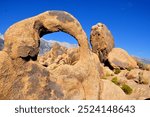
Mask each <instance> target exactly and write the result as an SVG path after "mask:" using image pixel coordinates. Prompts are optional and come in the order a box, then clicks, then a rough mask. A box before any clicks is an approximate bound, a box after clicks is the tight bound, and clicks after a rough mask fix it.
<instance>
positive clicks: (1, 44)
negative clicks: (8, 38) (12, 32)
mask: <svg viewBox="0 0 150 117" xmlns="http://www.w3.org/2000/svg"><path fill="white" fill-rule="evenodd" d="M3 47H4V37H3V35H2V34H1V33H0V50H2V49H3Z"/></svg>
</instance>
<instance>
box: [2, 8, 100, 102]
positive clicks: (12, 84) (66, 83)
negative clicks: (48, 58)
mask: <svg viewBox="0 0 150 117" xmlns="http://www.w3.org/2000/svg"><path fill="white" fill-rule="evenodd" d="M58 31H63V32H66V33H68V34H70V35H72V36H73V37H74V38H75V39H76V40H77V41H78V44H79V49H78V54H79V58H78V59H77V60H75V61H76V62H75V63H74V64H65V65H64V64H63V65H61V64H60V65H59V66H57V67H55V68H54V69H53V70H52V69H49V68H47V67H45V66H43V65H41V64H40V63H39V62H38V61H37V56H38V53H39V46H40V41H39V40H40V38H41V37H42V36H43V35H45V34H47V33H53V32H58ZM4 38H5V42H4V49H3V51H1V52H0V56H3V57H2V58H1V59H0V66H1V67H0V99H99V98H100V91H101V80H100V77H101V76H102V74H103V73H102V70H101V66H100V62H99V59H98V57H97V56H96V54H94V53H92V52H91V51H90V49H89V45H88V40H87V36H86V34H85V32H84V30H83V29H82V27H81V25H80V23H79V22H78V21H77V20H76V19H75V18H74V17H73V16H72V15H70V14H69V13H67V12H64V11H47V12H44V13H42V14H39V15H37V16H35V17H32V18H29V19H25V20H23V21H20V22H18V23H16V24H14V25H12V26H11V27H10V28H9V29H8V30H7V31H6V33H5V36H4ZM55 52H56V53H55ZM55 52H54V53H53V54H54V56H55V55H58V54H59V53H57V51H55ZM70 53H72V52H70ZM77 56H78V55H77ZM57 57H58V56H57ZM6 58H7V59H6Z"/></svg>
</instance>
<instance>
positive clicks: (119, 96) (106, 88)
mask: <svg viewBox="0 0 150 117" xmlns="http://www.w3.org/2000/svg"><path fill="white" fill-rule="evenodd" d="M102 81H103V89H102V93H101V96H100V97H101V98H100V99H102V100H127V99H129V98H128V97H127V95H126V94H125V93H124V92H123V90H122V89H121V88H120V87H119V86H117V85H115V84H114V83H112V82H111V81H109V80H102Z"/></svg>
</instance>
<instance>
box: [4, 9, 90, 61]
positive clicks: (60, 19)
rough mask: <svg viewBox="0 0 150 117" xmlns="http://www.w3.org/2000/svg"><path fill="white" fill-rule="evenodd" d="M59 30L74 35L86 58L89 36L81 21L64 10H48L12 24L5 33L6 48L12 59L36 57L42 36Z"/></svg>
mask: <svg viewBox="0 0 150 117" xmlns="http://www.w3.org/2000/svg"><path fill="white" fill-rule="evenodd" d="M58 31H62V32H65V33H68V34H69V35H71V36H73V37H74V38H75V39H76V40H77V41H78V44H79V47H80V51H81V53H82V56H84V58H85V56H86V55H87V52H88V48H89V45H88V41H87V36H86V34H85V32H84V31H83V29H82V27H81V25H80V23H79V22H78V21H77V20H76V19H75V18H74V17H73V16H72V15H70V14H69V13H67V12H64V11H47V12H44V13H42V14H39V15H37V16H35V17H32V18H29V19H26V20H23V21H21V22H18V23H16V24H14V25H12V26H11V27H10V28H9V29H8V30H7V31H6V33H5V43H4V50H5V51H7V52H8V53H9V54H10V56H11V58H12V59H15V58H19V57H22V58H26V57H31V58H35V57H36V56H37V55H38V52H39V40H40V38H41V37H42V36H43V35H45V34H50V33H54V32H58ZM82 56H81V58H82Z"/></svg>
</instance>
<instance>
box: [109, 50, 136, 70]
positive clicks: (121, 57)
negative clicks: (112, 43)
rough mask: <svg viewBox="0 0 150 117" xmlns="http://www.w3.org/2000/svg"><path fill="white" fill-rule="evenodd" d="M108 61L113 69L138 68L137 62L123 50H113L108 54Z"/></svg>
mask: <svg viewBox="0 0 150 117" xmlns="http://www.w3.org/2000/svg"><path fill="white" fill-rule="evenodd" d="M108 61H109V63H110V65H111V66H112V67H113V68H121V69H132V68H138V66H137V62H136V61H135V60H134V59H133V58H132V57H131V56H130V55H129V54H128V53H127V52H126V51H125V50H123V49H121V48H113V49H112V51H111V52H110V53H109V54H108Z"/></svg>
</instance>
